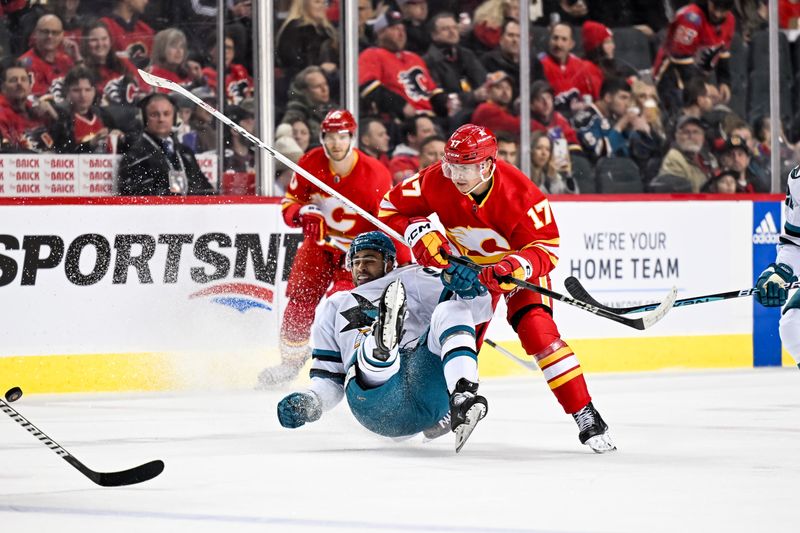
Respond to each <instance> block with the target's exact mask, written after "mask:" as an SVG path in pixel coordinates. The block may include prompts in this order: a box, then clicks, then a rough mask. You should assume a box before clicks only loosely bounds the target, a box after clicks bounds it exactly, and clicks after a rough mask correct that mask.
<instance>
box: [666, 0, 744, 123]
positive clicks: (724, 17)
mask: <svg viewBox="0 0 800 533" xmlns="http://www.w3.org/2000/svg"><path fill="white" fill-rule="evenodd" d="M732 9H733V0H696V1H695V2H694V3H692V4H689V5H687V6H685V7H683V8H681V9H680V10H678V12H677V13H676V14H675V20H673V21H672V22H671V23H670V25H669V29H668V30H667V36H666V38H665V39H664V43H663V44H662V45H661V48H660V49H659V50H658V54H656V59H655V62H654V63H653V74H654V76H655V78H656V81H657V82H658V91H659V94H660V95H661V100H662V101H663V102H664V104H665V105H666V106H667V109H668V110H669V111H671V112H677V111H678V109H680V107H681V106H682V104H683V102H682V91H683V88H684V86H685V85H686V84H687V83H688V82H689V80H690V79H691V78H692V77H694V76H697V75H699V74H708V73H710V72H712V71H716V74H717V82H718V84H719V88H720V96H721V97H722V99H723V101H724V102H727V101H728V100H729V99H730V96H731V74H730V66H729V63H730V48H731V41H732V39H733V33H734V31H735V29H736V21H735V19H734V17H733V13H732V12H731V10H732Z"/></svg>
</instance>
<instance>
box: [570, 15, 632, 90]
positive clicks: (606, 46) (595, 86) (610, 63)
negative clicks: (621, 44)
mask: <svg viewBox="0 0 800 533" xmlns="http://www.w3.org/2000/svg"><path fill="white" fill-rule="evenodd" d="M581 34H582V37H583V51H584V61H583V70H582V71H581V72H580V73H579V74H578V75H577V76H576V78H575V85H576V87H577V88H578V91H580V93H581V95H587V94H588V95H589V96H591V97H592V100H597V99H599V98H600V87H602V86H603V81H604V80H605V79H606V78H629V77H632V76H636V69H635V68H633V67H632V66H630V65H627V64H625V63H621V62H620V61H619V60H618V59H616V58H615V57H614V51H615V50H616V45H615V44H614V34H613V33H612V32H611V30H610V29H608V26H605V25H604V24H600V23H599V22H594V21H591V20H587V21H586V22H584V23H583V27H582V28H581Z"/></svg>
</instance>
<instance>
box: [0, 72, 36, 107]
mask: <svg viewBox="0 0 800 533" xmlns="http://www.w3.org/2000/svg"><path fill="white" fill-rule="evenodd" d="M29 94H31V79H30V77H29V76H28V72H27V71H26V70H25V69H24V68H22V67H11V68H9V69H8V70H6V78H5V80H3V96H5V97H6V98H7V99H8V100H9V101H11V102H20V101H22V100H25V99H26V98H27V97H28V95H29Z"/></svg>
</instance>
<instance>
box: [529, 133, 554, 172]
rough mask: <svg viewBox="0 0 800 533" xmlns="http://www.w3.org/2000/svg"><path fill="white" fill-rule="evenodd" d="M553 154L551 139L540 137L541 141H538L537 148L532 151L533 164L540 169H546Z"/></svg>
mask: <svg viewBox="0 0 800 533" xmlns="http://www.w3.org/2000/svg"><path fill="white" fill-rule="evenodd" d="M551 152H552V147H551V145H550V139H548V138H547V136H543V137H539V140H537V141H536V146H534V147H533V150H532V151H531V163H533V166H534V167H536V168H538V169H543V168H545V166H547V163H548V162H549V161H550V153H551Z"/></svg>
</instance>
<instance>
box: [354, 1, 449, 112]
mask: <svg viewBox="0 0 800 533" xmlns="http://www.w3.org/2000/svg"><path fill="white" fill-rule="evenodd" d="M373 28H374V29H375V34H376V35H377V43H378V46H373V47H371V48H367V49H366V50H364V51H363V52H361V54H360V55H359V56H358V85H359V87H360V89H361V108H362V109H364V110H365V112H368V111H369V112H373V111H374V112H376V113H388V114H390V115H392V116H393V117H395V118H398V119H403V118H404V117H412V116H414V115H416V114H420V113H425V114H430V115H433V114H434V113H435V114H436V115H438V116H440V117H445V116H447V95H446V94H445V93H444V91H442V89H440V88H439V87H437V86H436V83H434V81H433V79H432V78H431V75H430V73H429V72H428V66H427V65H426V64H425V61H423V59H422V58H421V57H420V56H418V55H417V54H415V53H413V52H408V51H406V50H405V46H406V28H405V26H403V15H401V14H400V12H398V11H387V12H386V13H384V14H383V15H381V17H380V18H378V20H377V21H376V22H375V24H374V26H373Z"/></svg>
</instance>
